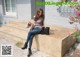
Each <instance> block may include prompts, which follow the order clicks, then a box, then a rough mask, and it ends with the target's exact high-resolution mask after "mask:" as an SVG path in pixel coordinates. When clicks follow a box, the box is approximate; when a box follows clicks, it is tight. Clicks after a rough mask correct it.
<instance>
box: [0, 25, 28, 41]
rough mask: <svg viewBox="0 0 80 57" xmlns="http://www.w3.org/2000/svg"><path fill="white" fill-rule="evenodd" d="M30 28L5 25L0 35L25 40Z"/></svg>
mask: <svg viewBox="0 0 80 57" xmlns="http://www.w3.org/2000/svg"><path fill="white" fill-rule="evenodd" d="M27 32H28V30H27V29H26V30H23V29H18V28H17V27H16V28H15V27H10V26H3V27H1V28H0V35H2V36H5V37H8V38H10V37H11V38H12V39H13V38H15V39H17V40H18V39H22V40H25V39H26V36H27Z"/></svg>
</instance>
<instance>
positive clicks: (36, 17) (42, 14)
mask: <svg viewBox="0 0 80 57" xmlns="http://www.w3.org/2000/svg"><path fill="white" fill-rule="evenodd" d="M40 11H41V12H42V13H41V16H39V15H38V12H40ZM40 17H41V18H43V19H44V12H43V9H41V8H40V9H38V10H37V11H36V15H35V19H34V20H35V21H36V20H37V19H38V18H40Z"/></svg>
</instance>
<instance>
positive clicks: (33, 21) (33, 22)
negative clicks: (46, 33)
mask: <svg viewBox="0 0 80 57" xmlns="http://www.w3.org/2000/svg"><path fill="white" fill-rule="evenodd" d="M34 18H35V16H34V17H33V19H31V20H30V21H29V22H28V26H27V28H29V27H30V26H34V24H35V20H34Z"/></svg>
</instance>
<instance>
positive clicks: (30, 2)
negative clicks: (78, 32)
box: [0, 0, 74, 27]
mask: <svg viewBox="0 0 80 57" xmlns="http://www.w3.org/2000/svg"><path fill="white" fill-rule="evenodd" d="M36 1H40V2H41V1H42V2H46V1H51V2H60V1H64V0H0V24H2V23H3V24H4V23H7V22H8V21H10V20H15V19H19V20H22V21H28V20H30V19H31V18H32V16H34V15H35V13H36V9H39V8H42V9H43V10H44V13H45V24H48V25H61V26H65V27H71V25H70V24H69V23H68V22H69V20H68V17H64V16H61V15H60V13H59V12H58V8H59V7H58V6H53V5H43V6H37V5H36ZM65 1H71V0H65ZM64 8H65V7H62V8H59V9H61V10H60V11H61V12H62V15H65V12H70V13H71V12H72V14H73V13H74V12H73V11H74V10H73V9H69V8H68V10H66V8H65V10H64ZM65 23H66V25H64V24H65Z"/></svg>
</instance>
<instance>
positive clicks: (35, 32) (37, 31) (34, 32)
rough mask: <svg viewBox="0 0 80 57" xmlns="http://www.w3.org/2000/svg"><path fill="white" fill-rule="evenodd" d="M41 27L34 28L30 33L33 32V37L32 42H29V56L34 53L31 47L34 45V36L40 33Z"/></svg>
mask: <svg viewBox="0 0 80 57" xmlns="http://www.w3.org/2000/svg"><path fill="white" fill-rule="evenodd" d="M40 31H41V29H38V28H35V29H33V30H32V31H30V34H31V37H30V42H29V49H28V50H29V53H28V56H30V55H31V54H32V51H31V47H32V41H33V37H34V36H35V35H36V34H38V33H40Z"/></svg>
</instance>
